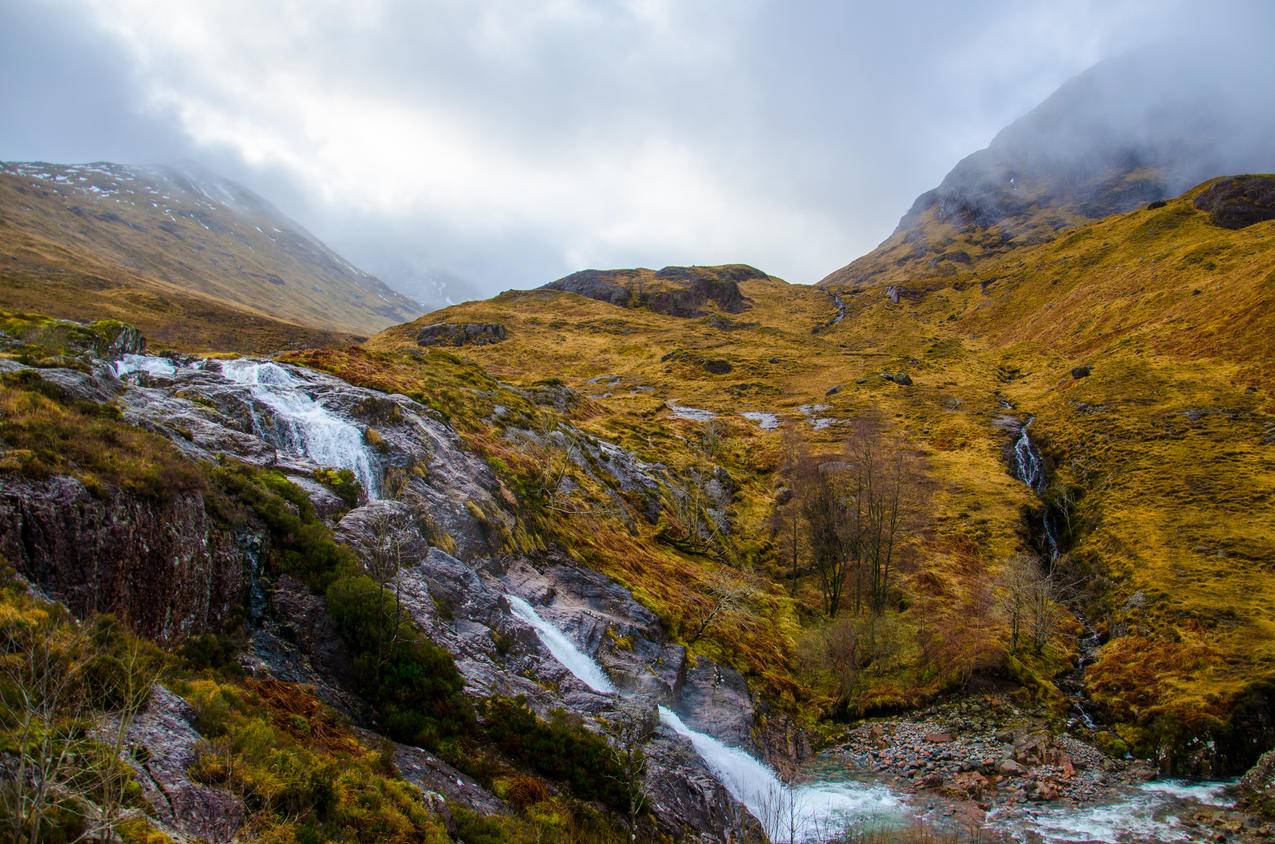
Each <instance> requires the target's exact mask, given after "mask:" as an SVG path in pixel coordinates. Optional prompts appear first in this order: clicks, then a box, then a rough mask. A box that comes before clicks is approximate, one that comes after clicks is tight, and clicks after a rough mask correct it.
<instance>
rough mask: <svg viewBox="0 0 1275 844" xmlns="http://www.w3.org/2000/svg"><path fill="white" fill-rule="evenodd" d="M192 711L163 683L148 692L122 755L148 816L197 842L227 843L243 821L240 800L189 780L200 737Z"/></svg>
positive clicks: (130, 727) (231, 839)
mask: <svg viewBox="0 0 1275 844" xmlns="http://www.w3.org/2000/svg"><path fill="white" fill-rule="evenodd" d="M194 717H195V716H194V712H193V711H192V710H191V708H190V706H189V705H188V704H187V703H186V702H185V701H184V700H182V699H181V698H180V697H178V696H177V695H175V694H173V693H172V692H171V691H169V690H168V689H166V688H164V687H163V686H155V688H154V689H152V690H151V696H150V701H149V702H148V704H147V706H146V708H145V709H143V710H142V711H141V712H140V713H138V715H137V717H136V718H135V719H134V720H133V722H132V723H131V724H129V726H128V732H127V739H128V743H129V745H130V747H131V748H132V749H133V752H132V753H131V754H130V755H129V756H128V757H127V762H128V764H129V765H131V766H132V768H133V770H134V772H135V774H136V775H137V782H138V783H139V784H140V785H141V788H142V796H143V797H145V799H146V802H147V803H148V804H150V809H151V816H152V817H154V818H155V819H156V820H158V821H159V822H160V823H162V824H163V825H164V826H166V827H168V828H169V829H170V830H175V831H177V832H180V833H182V834H183V835H187V836H190V837H191V838H193V839H197V840H200V841H233V840H235V836H236V834H237V833H238V832H239V829H240V827H241V826H242V825H243V822H244V817H245V814H246V813H245V810H244V804H243V801H242V800H240V799H239V798H238V797H236V796H235V795H233V794H231V793H230V792H228V791H223V790H221V789H219V788H210V787H209V786H206V785H201V784H199V783H196V782H194V781H193V780H191V778H190V775H189V774H188V773H187V770H188V769H189V768H190V767H191V766H192V765H194V764H195V761H196V752H197V748H198V746H199V742H200V741H202V737H201V736H200V735H199V733H198V732H197V731H196V730H195V728H194V726H193V724H194Z"/></svg>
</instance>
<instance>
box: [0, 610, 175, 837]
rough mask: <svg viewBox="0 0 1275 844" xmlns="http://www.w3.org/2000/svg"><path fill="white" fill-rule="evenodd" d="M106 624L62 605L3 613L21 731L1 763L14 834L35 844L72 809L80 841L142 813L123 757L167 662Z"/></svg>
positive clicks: (2, 670) (13, 724)
mask: <svg viewBox="0 0 1275 844" xmlns="http://www.w3.org/2000/svg"><path fill="white" fill-rule="evenodd" d="M107 632H109V629H108V628H106V627H102V626H101V625H99V626H97V627H90V626H89V625H82V624H79V623H77V622H76V621H75V620H74V619H72V618H70V617H69V615H68V614H67V613H65V611H63V610H62V609H61V608H60V607H56V606H49V607H43V608H37V609H33V610H32V611H30V612H28V613H26V614H21V615H17V616H11V617H10V618H7V619H5V620H4V621H3V622H0V689H2V691H0V722H3V724H4V726H5V727H7V728H8V729H9V730H10V731H11V732H10V735H11V737H12V739H11V741H12V746H11V749H10V753H9V758H8V760H7V761H6V764H5V765H4V766H3V767H0V828H3V829H4V830H5V833H6V834H5V840H9V841H14V842H31V844H35V842H38V841H40V840H42V838H43V836H44V834H45V833H46V832H48V831H49V827H50V825H51V824H54V823H56V822H57V819H58V818H59V817H65V816H67V815H71V816H75V817H78V818H79V819H80V823H79V826H78V830H77V831H76V832H75V834H74V837H73V838H71V839H70V840H71V841H112V840H115V837H116V836H115V831H116V830H117V829H118V828H119V825H120V824H121V823H122V822H123V821H124V820H126V819H128V818H130V817H133V816H134V815H136V814H137V812H136V810H135V809H132V808H130V807H128V805H127V801H126V800H125V796H126V794H127V791H128V789H129V786H130V784H131V782H132V779H133V777H132V773H131V771H130V769H129V768H128V767H127V765H125V764H124V763H123V762H122V761H121V757H122V756H123V754H124V753H125V750H126V748H127V735H128V731H129V728H130V726H131V725H132V723H133V721H134V719H135V717H136V715H137V713H138V712H140V711H141V710H142V709H143V708H144V706H145V704H146V701H147V699H148V698H149V695H150V690H151V687H152V685H153V683H154V682H155V680H156V679H157V677H158V672H159V669H158V666H157V665H155V664H153V663H152V661H151V660H149V659H148V657H147V654H146V653H145V651H144V649H143V647H142V645H141V644H140V642H138V641H137V640H135V639H131V638H122V639H119V640H112V641H109V642H107V641H103V638H104V637H105V635H106V633H107ZM86 725H87V728H86Z"/></svg>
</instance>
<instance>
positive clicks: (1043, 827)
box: [112, 355, 1231, 844]
mask: <svg viewBox="0 0 1275 844" xmlns="http://www.w3.org/2000/svg"><path fill="white" fill-rule="evenodd" d="M112 369H113V372H114V374H115V375H116V376H117V377H118V378H121V379H129V376H130V375H134V374H136V373H145V375H147V376H149V377H151V378H156V379H161V380H169V381H180V380H182V379H186V378H191V379H200V380H203V379H211V381H210V382H209V383H215V384H217V385H219V386H220V387H222V388H224V389H227V390H233V391H235V395H236V396H237V397H238V398H239V399H240V400H241V401H243V402H245V403H246V404H247V405H248V407H249V409H250V414H251V424H252V427H253V434H254V435H255V436H257V437H259V438H260V439H261V440H263V441H264V442H267V443H269V444H270V445H271V446H272V447H274V448H276V449H277V450H278V451H279V452H280V454H282V455H284V456H287V457H291V458H294V459H297V458H304V459H305V460H308V461H309V462H310V463H312V464H315V465H318V466H323V467H328V468H334V469H349V470H350V471H351V472H353V473H354V475H355V476H356V477H357V478H358V480H359V482H360V483H361V484H363V487H364V489H365V490H366V491H367V493H368V496H369V498H375V497H377V496H378V494H379V473H378V468H377V461H376V457H375V455H374V454H373V453H372V451H371V449H369V447H368V446H367V444H366V442H365V440H364V434H363V431H362V428H361V427H360V426H359V425H358V424H357V423H356V422H354V421H351V420H350V419H348V418H346V417H344V416H343V415H342V414H341V413H340V412H338V411H337V410H335V409H333V408H331V407H329V406H326V405H325V404H324V401H323V394H324V390H325V389H329V388H330V387H331V385H330V384H327V382H326V381H322V379H324V378H327V376H321V375H319V374H318V373H312V372H310V371H309V370H306V369H303V368H301V367H293V366H282V365H279V364H276V363H273V362H270V361H260V360H232V361H215V360H193V361H190V362H182V363H178V362H174V361H173V360H171V359H168V358H162V357H152V356H145V355H126V356H125V357H124V358H122V359H120V360H119V361H117V362H116V363H115V364H114V365H113V367H112ZM129 380H130V381H131V382H132V383H134V384H135V385H137V386H142V384H141V383H139V382H138V380H137V379H136V378H132V379H129ZM1029 425H1030V422H1029V423H1028V425H1025V426H1024V427H1023V429H1022V431H1021V432H1020V434H1019V437H1018V440H1017V441H1016V442H1015V446H1014V454H1015V466H1014V469H1015V476H1016V477H1018V478H1019V479H1020V480H1022V481H1023V482H1024V483H1026V484H1027V485H1028V486H1030V487H1031V488H1032V489H1033V490H1034V491H1037V492H1038V493H1039V492H1040V491H1041V490H1043V489H1044V488H1045V485H1046V484H1047V479H1046V478H1045V475H1044V465H1043V461H1042V460H1041V458H1040V455H1039V453H1038V452H1037V450H1036V448H1035V446H1034V444H1033V443H1032V442H1031V439H1030V436H1029V434H1028V431H1027V428H1028V426H1029ZM1054 547H1056V545H1055V546H1054ZM507 598H508V601H509V605H510V607H511V608H512V611H513V614H514V615H516V616H517V617H518V618H520V619H522V620H523V621H525V622H526V623H527V624H529V625H530V626H531V627H532V628H533V629H534V630H535V632H536V635H537V637H538V638H539V639H540V641H541V642H542V643H543V644H544V646H545V647H546V649H548V651H549V652H550V653H551V654H552V655H553V656H554V658H556V659H557V660H558V661H559V662H560V663H561V664H562V665H563V666H564V667H565V668H566V669H567V670H568V671H569V672H571V674H572V675H574V676H575V677H576V678H578V679H579V680H580V681H581V682H583V683H584V684H585V685H586V686H588V687H589V688H591V689H593V690H594V691H595V692H598V693H601V694H620V692H619V691H618V690H617V688H616V687H615V684H614V683H613V682H612V681H611V679H610V677H608V676H607V674H606V672H605V671H604V670H603V669H602V667H601V666H599V665H598V664H597V663H596V662H595V661H594V660H593V659H592V658H590V657H589V656H587V655H586V654H584V653H583V652H582V651H581V650H580V649H579V648H578V647H577V646H576V645H575V643H574V642H572V640H571V639H570V637H569V636H567V635H566V634H565V633H564V632H563V631H561V630H559V629H558V628H556V627H555V626H554V625H552V624H550V623H549V622H547V621H546V620H544V619H543V618H541V616H540V615H539V614H538V613H537V612H536V611H535V609H534V608H532V607H531V606H530V605H529V604H528V603H527V602H526V601H524V600H523V599H521V598H519V597H517V596H515V595H508V596H507ZM659 717H660V721H661V722H662V723H663V724H664V725H665V726H667V727H668V728H669V729H671V730H672V731H674V732H675V733H677V734H678V735H680V736H683V737H684V738H686V739H687V740H688V741H689V742H690V744H691V746H692V747H693V748H694V749H695V751H696V753H698V755H699V756H700V758H701V759H703V761H704V764H705V765H706V766H707V768H708V769H709V770H710V771H711V772H712V773H713V775H714V776H715V777H716V778H717V779H718V780H719V781H720V782H721V783H722V785H723V786H724V787H725V788H726V789H727V791H729V792H730V794H731V795H732V796H733V797H734V798H735V799H736V800H738V801H739V802H740V803H742V804H743V805H744V806H745V807H747V809H748V810H749V812H750V813H752V814H753V816H754V817H756V818H757V819H758V821H759V822H760V823H761V824H762V826H763V828H765V829H766V831H767V832H768V834H769V835H770V837H771V839H772V840H773V841H776V842H784V843H785V844H809V843H810V842H819V841H826V840H829V839H830V838H832V837H834V836H835V835H837V834H838V833H840V832H842V831H844V830H845V829H847V828H853V829H868V830H874V829H875V830H889V829H898V828H901V827H904V826H906V825H907V824H909V823H910V822H911V821H913V820H915V819H917V818H919V817H921V816H923V815H924V814H925V813H924V812H922V811H920V810H919V809H918V807H917V800H920V799H927V798H916V799H914V800H913V803H912V804H911V805H910V804H909V803H908V802H907V799H908V798H905V796H904V795H903V793H902V792H898V791H894V790H892V789H890V788H888V787H887V786H885V785H883V784H880V783H875V782H866V781H863V780H854V779H849V778H848V775H847V779H846V780H844V781H838V777H839V773H831V774H829V773H827V772H826V771H825V772H823V773H820V774H818V775H817V777H818V779H816V780H815V781H812V782H806V783H798V784H792V785H789V784H785V783H784V782H783V781H782V780H781V779H780V778H779V777H778V775H777V774H776V773H775V772H774V770H772V769H771V768H770V767H769V766H767V765H766V764H765V763H764V762H762V761H761V760H759V759H757V758H756V757H754V756H752V755H751V754H749V753H748V752H747V751H745V750H744V749H742V748H739V747H732V746H730V745H727V744H725V743H724V742H722V741H720V740H718V739H717V738H715V737H713V736H712V735H710V734H708V733H705V732H702V731H699V730H695V729H693V728H691V727H690V726H688V725H687V724H686V723H685V722H684V721H683V720H682V719H681V718H680V717H679V716H678V715H677V714H676V713H675V712H673V711H672V710H670V709H668V708H667V707H663V706H661V707H659ZM1227 785H1228V784H1226V783H1186V782H1177V781H1156V782H1150V783H1146V784H1144V785H1142V786H1139V787H1129V788H1127V789H1124V790H1123V791H1122V792H1121V793H1119V794H1117V795H1114V796H1112V797H1111V798H1110V799H1108V800H1106V801H1105V802H1102V803H1096V804H1090V805H1082V806H1071V805H1061V804H1040V805H1033V806H1018V807H1004V808H1000V809H994V810H993V811H992V812H991V813H989V815H988V818H987V822H988V825H989V826H990V827H991V828H993V829H996V830H999V831H1000V832H1002V833H1004V834H1006V835H1008V836H1010V837H1012V838H1014V839H1015V840H1019V841H1024V842H1029V841H1030V842H1049V844H1064V842H1110V843H1111V844H1125V843H1126V842H1143V841H1192V840H1198V837H1199V834H1200V831H1199V830H1198V829H1196V828H1195V827H1193V826H1192V824H1191V820H1190V819H1191V817H1192V815H1193V813H1194V812H1196V811H1198V810H1199V809H1200V808H1201V807H1203V806H1213V807H1225V806H1229V805H1231V800H1230V799H1229V798H1228V797H1227V796H1226V793H1225V788H1226V786H1227Z"/></svg>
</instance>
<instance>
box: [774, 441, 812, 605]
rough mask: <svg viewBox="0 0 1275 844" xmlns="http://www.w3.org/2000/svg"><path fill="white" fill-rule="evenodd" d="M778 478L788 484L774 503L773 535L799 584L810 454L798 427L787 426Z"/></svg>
mask: <svg viewBox="0 0 1275 844" xmlns="http://www.w3.org/2000/svg"><path fill="white" fill-rule="evenodd" d="M780 449H781V452H780V453H781V457H780V463H779V476H780V477H781V478H783V479H784V482H785V483H786V484H787V486H786V488H785V489H784V490H783V491H782V492H781V495H780V498H779V499H778V500H777V501H776V502H775V509H774V512H773V513H772V514H771V522H770V532H771V536H772V537H778V538H779V539H780V542H781V551H780V553H781V554H782V556H783V557H784V558H785V562H786V563H787V568H788V576H789V577H790V578H791V579H792V580H793V581H796V579H797V577H798V576H799V575H800V574H801V501H802V497H801V493H800V487H801V485H802V483H803V482H804V480H805V477H804V473H803V467H804V466H805V465H806V464H808V463H809V461H810V452H809V450H808V449H807V448H806V443H805V441H804V440H803V439H802V434H801V429H800V427H799V426H797V425H786V426H785V427H784V432H783V440H782V443H781V446H780Z"/></svg>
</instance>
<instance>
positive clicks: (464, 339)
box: [416, 322, 509, 346]
mask: <svg viewBox="0 0 1275 844" xmlns="http://www.w3.org/2000/svg"><path fill="white" fill-rule="evenodd" d="M508 336H509V332H508V331H506V329H505V327H504V326H503V325H501V324H500V323H498V322H439V323H435V324H434V325H427V326H425V327H424V328H422V329H421V330H420V331H419V332H417V334H416V344H417V345H418V346H488V345H491V344H492V343H499V342H501V341H502V340H504V339H506V338H507V337H508Z"/></svg>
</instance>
